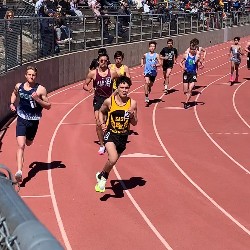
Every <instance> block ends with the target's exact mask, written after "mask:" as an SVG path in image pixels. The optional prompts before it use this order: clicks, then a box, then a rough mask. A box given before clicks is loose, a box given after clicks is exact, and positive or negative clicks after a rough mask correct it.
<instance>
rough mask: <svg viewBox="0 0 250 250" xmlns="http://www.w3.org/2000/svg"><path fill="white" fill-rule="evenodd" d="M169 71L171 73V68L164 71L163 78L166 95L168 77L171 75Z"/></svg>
mask: <svg viewBox="0 0 250 250" xmlns="http://www.w3.org/2000/svg"><path fill="white" fill-rule="evenodd" d="M171 71H172V68H167V71H166V77H165V83H164V85H165V92H166V93H167V92H168V86H169V76H170V74H171Z"/></svg>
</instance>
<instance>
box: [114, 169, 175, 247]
mask: <svg viewBox="0 0 250 250" xmlns="http://www.w3.org/2000/svg"><path fill="white" fill-rule="evenodd" d="M113 169H114V172H115V175H116V177H117V179H118V180H120V181H121V180H122V179H121V176H120V175H119V173H118V171H117V169H116V167H115V166H114V168H113ZM120 183H121V185H122V188H123V189H124V192H125V193H126V194H127V196H128V198H129V199H130V201H131V202H132V204H133V205H134V206H135V208H136V210H137V211H138V212H139V214H140V215H141V216H142V218H143V219H144V221H145V222H146V223H147V225H148V226H149V228H150V229H151V230H152V231H153V232H154V234H155V235H156V236H157V238H158V239H159V240H160V241H161V243H162V244H163V245H164V246H165V248H166V249H168V250H172V249H173V248H172V247H171V246H170V245H169V244H168V242H167V241H166V240H165V239H164V238H163V237H162V235H161V234H160V233H159V231H158V230H157V229H156V228H155V226H154V225H153V224H152V222H151V221H150V220H149V218H148V217H147V215H146V214H145V213H144V212H143V210H142V209H141V207H140V206H139V205H138V203H137V202H136V201H135V199H134V197H133V196H132V195H131V193H130V192H129V191H128V189H127V187H126V186H125V184H124V182H123V181H121V182H120Z"/></svg>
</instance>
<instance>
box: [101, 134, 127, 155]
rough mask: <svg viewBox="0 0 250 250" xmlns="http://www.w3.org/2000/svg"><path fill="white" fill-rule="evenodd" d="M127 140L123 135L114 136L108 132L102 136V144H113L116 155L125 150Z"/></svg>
mask: <svg viewBox="0 0 250 250" xmlns="http://www.w3.org/2000/svg"><path fill="white" fill-rule="evenodd" d="M127 140H128V135H124V134H122V135H121V134H114V133H112V132H110V131H108V132H106V133H105V135H104V144H106V143H107V142H113V143H114V144H115V146H116V150H117V153H118V154H121V153H122V152H123V151H124V150H125V149H126V144H127Z"/></svg>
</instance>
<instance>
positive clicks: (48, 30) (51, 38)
mask: <svg viewBox="0 0 250 250" xmlns="http://www.w3.org/2000/svg"><path fill="white" fill-rule="evenodd" d="M42 7H43V6H42ZM42 7H41V8H42ZM43 15H44V16H45V17H51V18H44V19H42V20H41V23H40V31H41V46H42V51H41V55H42V56H49V55H52V54H53V53H54V49H55V30H54V20H53V18H52V17H54V12H53V11H51V10H49V11H48V12H47V13H46V12H43Z"/></svg>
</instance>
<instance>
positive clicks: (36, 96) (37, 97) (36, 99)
mask: <svg viewBox="0 0 250 250" xmlns="http://www.w3.org/2000/svg"><path fill="white" fill-rule="evenodd" d="M31 97H32V98H33V99H34V100H35V101H38V100H39V99H40V98H39V96H38V95H37V93H36V92H35V91H34V92H33V93H32V94H31Z"/></svg>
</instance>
